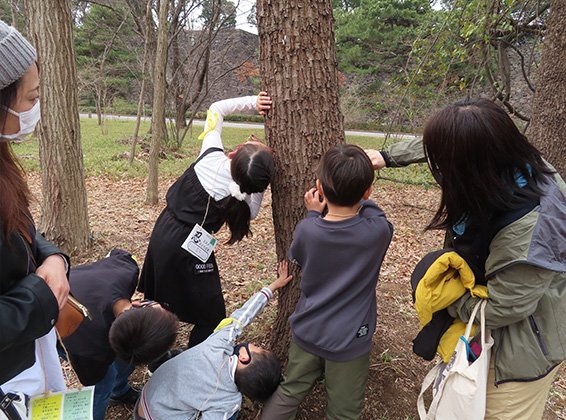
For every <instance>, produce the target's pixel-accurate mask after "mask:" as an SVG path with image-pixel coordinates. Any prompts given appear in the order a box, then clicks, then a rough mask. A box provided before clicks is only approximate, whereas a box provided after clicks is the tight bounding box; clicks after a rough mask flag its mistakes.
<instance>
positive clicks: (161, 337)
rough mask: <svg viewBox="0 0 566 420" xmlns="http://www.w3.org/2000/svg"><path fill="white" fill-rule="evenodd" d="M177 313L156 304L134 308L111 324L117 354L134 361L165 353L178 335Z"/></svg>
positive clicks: (111, 338) (150, 359)
mask: <svg viewBox="0 0 566 420" xmlns="http://www.w3.org/2000/svg"><path fill="white" fill-rule="evenodd" d="M178 327H179V320H178V319H177V317H176V316H175V314H173V313H171V312H169V311H166V310H161V309H157V308H150V307H148V308H132V309H129V310H127V311H125V312H124V313H122V314H121V315H120V316H118V317H117V318H116V319H115V320H114V322H113V323H112V326H111V327H110V333H109V339H110V346H111V347H112V349H113V350H114V351H115V352H116V355H117V356H118V357H119V358H120V359H123V360H126V361H129V362H131V363H132V364H134V365H140V364H147V363H150V362H152V361H154V360H156V359H158V358H159V357H161V356H162V355H163V354H165V353H166V352H167V351H168V350H169V349H170V348H171V347H172V346H173V345H174V344H175V340H176V338H177V330H178Z"/></svg>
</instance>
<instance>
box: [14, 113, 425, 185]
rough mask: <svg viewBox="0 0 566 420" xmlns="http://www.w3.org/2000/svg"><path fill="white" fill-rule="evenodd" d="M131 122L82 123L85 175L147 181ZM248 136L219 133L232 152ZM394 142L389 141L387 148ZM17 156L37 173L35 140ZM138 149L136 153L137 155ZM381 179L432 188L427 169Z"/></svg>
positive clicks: (178, 168) (178, 170) (169, 157)
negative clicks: (130, 160) (131, 158)
mask: <svg viewBox="0 0 566 420" xmlns="http://www.w3.org/2000/svg"><path fill="white" fill-rule="evenodd" d="M134 124H135V122H134V121H124V120H107V121H106V133H104V134H103V132H102V129H101V127H99V126H98V125H97V120H96V118H82V119H81V144H82V149H83V156H84V167H85V175H86V176H91V175H105V176H109V177H120V178H122V177H142V178H143V177H146V176H147V157H146V158H145V159H142V160H138V159H135V160H134V162H133V164H132V165H129V164H128V158H127V156H128V155H127V154H128V153H129V151H130V147H131V146H130V144H131V136H132V134H133V131H134ZM149 127H150V123H149V122H147V121H144V122H142V125H141V128H140V136H142V137H143V136H145V138H146V140H145V142H146V143H148V142H149V136H148V135H147V132H148V130H149ZM201 131H202V127H195V128H194V129H192V130H191V131H189V133H188V134H187V137H186V138H185V141H184V144H183V147H182V148H181V149H180V150H178V151H177V152H176V153H175V154H173V153H166V158H164V159H161V161H160V165H159V174H160V176H171V177H175V176H178V175H180V174H182V173H183V171H184V170H185V169H186V168H187V167H188V166H189V164H190V163H191V162H192V161H193V160H194V159H195V157H196V156H197V154H198V151H199V150H200V144H201V143H200V141H199V140H198V139H197V137H198V135H199V134H200V133H201ZM250 134H255V135H257V136H258V137H260V138H263V137H264V133H263V130H261V129H244V128H231V127H225V128H224V129H223V130H222V140H223V142H224V146H225V147H226V149H232V148H234V147H235V146H236V145H238V144H240V143H241V142H242V141H244V140H245V139H246V138H247V137H248V136H249V135H250ZM346 141H347V142H348V143H353V144H357V145H359V146H360V147H362V148H364V149H368V148H372V149H377V150H379V149H381V147H382V146H383V144H384V139H383V138H370V137H361V136H348V137H347V138H346ZM393 141H395V140H391V139H389V140H388V144H390V143H391V142H393ZM13 147H14V150H15V152H16V154H17V155H18V156H19V157H20V159H21V161H22V164H23V165H24V168H25V170H26V171H39V147H38V142H37V139H35V138H30V139H29V140H27V141H25V142H23V143H20V144H14V145H13ZM139 150H140V146H139V145H138V146H137V149H136V151H137V152H139ZM379 176H380V177H386V178H391V179H394V180H398V181H400V182H404V183H416V184H420V185H425V186H429V185H434V184H435V183H434V180H433V178H432V176H431V175H430V172H429V171H428V168H427V167H426V165H411V166H408V167H406V168H397V169H384V170H381V171H380V173H379Z"/></svg>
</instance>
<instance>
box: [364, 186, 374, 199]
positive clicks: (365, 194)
mask: <svg viewBox="0 0 566 420" xmlns="http://www.w3.org/2000/svg"><path fill="white" fill-rule="evenodd" d="M371 191H372V189H371V187H369V188H368V189H367V190H366V192H365V193H364V195H363V197H362V198H363V199H364V200H367V199H368V198H369V196H370V195H371Z"/></svg>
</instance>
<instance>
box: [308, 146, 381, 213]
mask: <svg viewBox="0 0 566 420" xmlns="http://www.w3.org/2000/svg"><path fill="white" fill-rule="evenodd" d="M317 177H318V179H319V181H320V183H321V185H322V189H323V190H324V196H325V198H326V200H328V201H329V202H330V203H332V204H336V205H338V206H353V205H354V204H356V203H357V202H359V201H360V200H361V199H362V198H363V196H364V193H365V192H366V191H367V189H368V188H370V187H371V184H372V183H373V178H374V173H373V166H372V164H371V160H370V159H369V157H368V155H367V154H366V152H364V151H363V150H362V149H361V148H360V147H358V146H355V145H353V144H338V145H336V146H334V147H332V148H331V149H330V150H328V151H327V152H326V153H325V154H324V156H322V160H321V161H320V164H319V165H318V170H317Z"/></svg>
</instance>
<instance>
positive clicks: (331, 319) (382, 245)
mask: <svg viewBox="0 0 566 420" xmlns="http://www.w3.org/2000/svg"><path fill="white" fill-rule="evenodd" d="M392 236H393V226H392V225H391V223H389V222H388V221H387V219H386V218H385V214H384V213H383V211H382V210H381V209H380V208H379V207H377V206H376V205H375V203H374V202H373V201H370V200H365V201H362V207H361V208H360V211H359V212H358V214H357V215H356V216H354V217H352V218H350V219H347V220H341V221H337V222H332V221H327V220H324V219H323V218H322V217H320V213H318V212H315V211H310V212H309V213H308V214H307V217H306V218H305V219H303V220H302V221H301V222H300V223H299V224H298V225H297V227H296V228H295V232H294V234H293V242H292V244H291V248H290V249H289V259H290V260H291V261H295V262H296V263H298V264H299V265H300V266H301V271H302V274H301V284H300V288H301V297H300V299H299V302H298V303H297V306H296V307H295V312H294V313H293V314H292V315H291V318H290V322H291V331H292V334H293V340H294V341H295V343H297V344H298V345H299V347H301V348H302V349H303V350H305V351H307V352H309V353H312V354H314V355H317V356H319V357H322V358H324V359H327V360H332V361H349V360H353V359H355V358H357V357H360V356H362V355H364V354H366V353H368V352H369V351H370V349H371V338H372V335H373V332H374V331H375V326H376V319H377V307H376V299H375V287H376V285H377V278H378V275H379V270H380V268H381V263H382V262H383V258H384V256H385V252H386V251H387V248H388V247H389V243H390V242H391V237H392Z"/></svg>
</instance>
